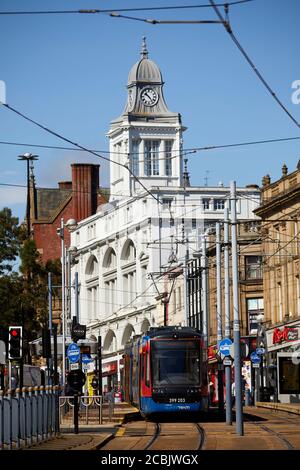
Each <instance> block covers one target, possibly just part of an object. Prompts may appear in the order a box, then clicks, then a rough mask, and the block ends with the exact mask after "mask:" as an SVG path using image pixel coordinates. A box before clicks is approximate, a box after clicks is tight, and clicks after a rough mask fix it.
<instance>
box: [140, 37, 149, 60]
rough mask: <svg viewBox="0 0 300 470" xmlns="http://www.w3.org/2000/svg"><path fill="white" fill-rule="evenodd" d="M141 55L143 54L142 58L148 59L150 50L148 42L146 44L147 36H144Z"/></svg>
mask: <svg viewBox="0 0 300 470" xmlns="http://www.w3.org/2000/svg"><path fill="white" fill-rule="evenodd" d="M141 56H142V59H148V51H147V44H146V36H143V42H142V50H141Z"/></svg>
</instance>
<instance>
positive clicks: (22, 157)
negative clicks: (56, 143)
mask: <svg viewBox="0 0 300 470" xmlns="http://www.w3.org/2000/svg"><path fill="white" fill-rule="evenodd" d="M18 160H22V161H26V162H27V205H26V224H27V238H28V239H29V238H30V236H31V221H30V176H29V162H32V161H33V160H38V156H37V155H32V154H31V153H24V155H19V157H18Z"/></svg>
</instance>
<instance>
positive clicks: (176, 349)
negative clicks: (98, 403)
mask: <svg viewBox="0 0 300 470" xmlns="http://www.w3.org/2000/svg"><path fill="white" fill-rule="evenodd" d="M206 354H207V353H206V350H205V349H204V347H203V336H202V334H201V333H200V332H199V331H198V330H195V329H194V328H190V327H176V326H173V327H171V326H169V327H158V328H150V330H149V331H148V332H147V333H146V334H145V335H143V336H140V337H134V338H133V339H132V340H131V341H130V342H129V343H128V344H127V345H126V347H125V355H124V391H125V400H126V401H129V402H130V403H132V404H133V405H135V406H137V407H138V408H139V410H140V412H141V414H142V415H143V416H148V415H151V414H153V413H168V412H199V411H206V410H207V404H208V387H207V366H206V364H207V358H206Z"/></svg>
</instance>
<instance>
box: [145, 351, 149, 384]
mask: <svg viewBox="0 0 300 470" xmlns="http://www.w3.org/2000/svg"><path fill="white" fill-rule="evenodd" d="M145 384H146V387H150V354H149V352H148V351H147V353H146V356H145Z"/></svg>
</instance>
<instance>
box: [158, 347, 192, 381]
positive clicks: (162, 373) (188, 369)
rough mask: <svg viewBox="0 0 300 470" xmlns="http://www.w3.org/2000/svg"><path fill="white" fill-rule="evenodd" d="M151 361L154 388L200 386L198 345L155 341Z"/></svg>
mask: <svg viewBox="0 0 300 470" xmlns="http://www.w3.org/2000/svg"><path fill="white" fill-rule="evenodd" d="M151 361H152V370H153V372H152V376H153V385H154V386H160V385H168V384H171V385H199V384H200V347H199V343H196V342H193V341H178V342H174V341H155V342H153V344H152V352H151Z"/></svg>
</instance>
